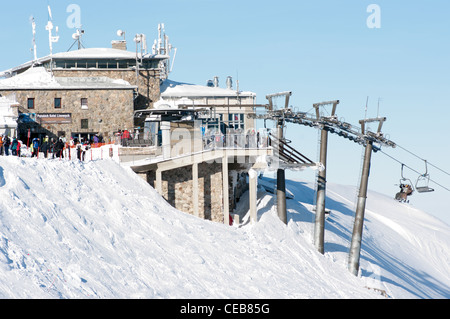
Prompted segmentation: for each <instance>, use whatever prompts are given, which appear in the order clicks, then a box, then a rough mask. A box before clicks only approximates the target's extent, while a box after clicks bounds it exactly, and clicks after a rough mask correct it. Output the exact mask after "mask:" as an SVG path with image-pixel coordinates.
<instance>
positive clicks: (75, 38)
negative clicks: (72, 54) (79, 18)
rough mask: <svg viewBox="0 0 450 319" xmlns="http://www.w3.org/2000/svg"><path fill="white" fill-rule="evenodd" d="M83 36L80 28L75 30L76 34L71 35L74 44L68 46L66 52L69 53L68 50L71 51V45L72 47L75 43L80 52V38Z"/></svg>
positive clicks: (81, 45)
mask: <svg viewBox="0 0 450 319" xmlns="http://www.w3.org/2000/svg"><path fill="white" fill-rule="evenodd" d="M83 35H84V30H83V29H81V27H80V28H78V29H77V32H75V33H74V34H72V39H74V40H75V42H74V43H72V45H71V46H70V48H69V50H67V51H70V49H72V47H73V45H74V44H75V43H77V44H78V50H80V49H81V48H83V49H84V45H83V42H82V41H81V38H82V37H83Z"/></svg>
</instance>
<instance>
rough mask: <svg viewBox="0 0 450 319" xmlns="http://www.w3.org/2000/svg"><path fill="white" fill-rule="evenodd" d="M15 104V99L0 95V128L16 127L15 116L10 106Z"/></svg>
mask: <svg viewBox="0 0 450 319" xmlns="http://www.w3.org/2000/svg"><path fill="white" fill-rule="evenodd" d="M16 104H17V102H16V101H15V99H11V98H9V97H5V96H0V129H4V128H7V127H9V128H16V127H17V121H16V116H15V115H14V112H13V109H12V107H11V106H12V105H16Z"/></svg>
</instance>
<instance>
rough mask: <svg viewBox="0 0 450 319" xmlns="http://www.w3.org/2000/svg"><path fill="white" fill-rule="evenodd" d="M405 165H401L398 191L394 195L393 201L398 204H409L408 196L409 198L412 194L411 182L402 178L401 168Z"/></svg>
mask: <svg viewBox="0 0 450 319" xmlns="http://www.w3.org/2000/svg"><path fill="white" fill-rule="evenodd" d="M404 166H405V164H402V177H401V179H400V185H399V186H400V191H399V192H398V193H397V194H395V199H396V200H398V201H399V202H409V201H408V196H411V195H412V194H413V192H414V186H413V183H412V181H411V180H410V179H409V178H406V177H405V176H403V167H404Z"/></svg>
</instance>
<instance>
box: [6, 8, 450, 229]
mask: <svg viewBox="0 0 450 319" xmlns="http://www.w3.org/2000/svg"><path fill="white" fill-rule="evenodd" d="M72 3H74V4H77V5H79V6H80V8H81V23H82V24H83V28H84V29H85V30H86V35H85V37H84V44H85V46H86V47H91V48H92V47H109V46H110V45H111V40H114V39H117V36H116V31H117V30H118V29H123V30H125V31H126V35H127V40H128V48H129V50H134V49H135V48H134V44H133V42H132V39H133V36H134V35H135V34H136V33H145V34H146V35H147V36H148V38H149V45H150V46H151V44H152V42H153V39H154V38H156V36H157V24H158V23H160V22H163V23H165V26H166V33H167V34H168V35H169V37H170V39H171V42H172V44H173V45H174V46H175V47H177V48H178V53H177V57H176V61H175V65H174V71H173V73H172V74H171V76H170V78H171V79H173V80H177V81H183V82H191V83H195V84H205V83H206V81H207V80H208V79H212V78H213V76H215V75H217V76H219V77H220V80H221V82H220V83H221V85H224V84H225V78H226V77H227V76H229V75H230V76H232V77H233V79H234V83H236V79H237V78H238V79H239V83H240V88H241V89H243V90H249V91H253V92H255V93H257V95H258V101H257V102H258V103H266V100H265V95H266V94H268V93H274V92H279V91H288V90H289V91H292V92H293V96H292V98H291V105H292V106H294V107H296V108H297V109H299V110H301V111H310V110H311V108H312V104H313V103H315V102H321V101H326V100H335V99H339V100H340V101H341V104H340V105H339V106H338V111H337V114H338V116H339V117H340V118H342V119H345V121H347V122H350V123H352V124H354V125H357V124H358V120H359V119H362V118H364V116H365V104H366V98H367V96H369V105H368V112H367V116H368V117H375V116H377V115H380V116H386V117H387V122H386V123H385V124H384V127H383V132H384V133H385V134H388V136H389V137H390V139H392V140H393V141H394V142H396V143H398V144H399V145H400V146H402V147H403V148H406V149H408V150H410V151H412V152H413V153H415V154H417V155H418V156H419V157H421V158H424V159H427V160H428V161H429V162H431V163H432V164H434V165H436V166H438V167H439V168H441V169H443V170H445V171H446V172H448V171H450V167H449V166H450V165H449V163H450V161H449V160H448V157H449V155H450V151H449V149H448V146H449V142H448V137H449V135H450V133H449V131H448V130H446V127H447V125H448V119H449V118H450V116H449V115H450V114H449V113H450V112H449V107H450V101H449V97H448V94H447V92H448V91H449V84H450V76H449V74H450V60H449V57H450V44H449V43H450V41H449V40H450V36H449V33H450V19H449V18H448V14H449V12H450V2H449V1H448V0H431V1H404V0H397V1H387V0H384V1H382V0H370V1H363V0H346V1H343V0H342V1H337V0H318V1H294V0H291V1H287V0H279V1H266V0H261V1H242V0H240V1H236V0H228V1H222V0H164V1H148V0H128V1H104V0H100V1H84V0H82V1H81V0H80V1H76V0H71V1H65V0H64V1H63V0H58V1H56V0H50V1H49V0H33V1H31V0H25V1H24V0H22V1H14V2H11V1H8V2H6V3H4V4H2V11H1V12H0V26H1V31H0V43H1V50H0V52H1V59H0V70H5V69H8V68H10V67H12V66H15V65H18V64H21V63H23V62H26V61H28V60H30V59H31V57H32V54H31V52H30V48H31V40H32V33H31V23H30V17H31V16H34V17H35V20H36V23H37V30H38V35H37V46H38V49H37V52H38V56H44V55H47V54H48V53H49V50H48V33H47V32H46V31H45V25H46V23H47V18H48V13H47V5H48V4H50V5H51V7H52V13H53V19H54V21H53V22H54V24H55V25H58V26H59V29H60V33H59V35H60V36H61V38H60V41H59V42H58V43H57V44H55V45H54V52H60V51H67V50H68V48H69V47H70V46H71V44H72V43H73V40H72V38H71V35H72V33H73V32H74V29H70V28H69V27H68V26H67V24H66V19H67V18H68V17H69V15H70V13H67V12H66V9H67V7H68V5H70V4H72ZM370 4H377V5H378V6H379V8H380V9H381V15H380V17H381V28H372V29H371V28H368V26H367V23H366V20H367V18H368V17H369V15H370V14H371V13H368V12H367V7H368V6H369V5H370ZM379 98H380V99H381V100H380V104H379V108H378V99H379ZM374 129H375V128H374ZM286 134H287V137H288V138H290V139H292V141H293V145H294V146H295V147H296V148H298V149H299V150H301V151H302V152H304V153H305V155H307V156H309V157H310V158H313V159H315V160H318V154H317V138H318V134H317V131H316V130H314V129H311V128H307V127H303V126H296V125H292V124H291V125H288V126H287V129H286ZM383 150H384V151H385V152H386V153H388V154H390V155H391V156H393V157H395V158H397V159H398V160H400V161H401V162H403V163H405V164H407V165H408V166H411V167H413V168H414V169H415V170H417V171H423V170H424V162H423V161H421V160H419V159H418V158H416V157H414V156H412V155H411V154H409V153H407V152H405V151H404V150H402V149H401V148H397V149H388V148H383ZM361 156H362V148H361V146H358V145H355V144H353V143H352V142H349V141H348V140H343V139H341V138H339V137H337V136H333V135H331V136H330V141H329V156H328V171H327V173H328V182H330V183H341V184H348V185H358V184H359V175H360V171H361ZM400 168H401V166H400V164H399V163H397V162H395V161H393V160H392V159H390V158H388V157H387V156H386V155H384V154H382V153H377V154H374V155H373V158H372V167H371V175H370V181H369V188H371V189H373V190H376V191H379V192H381V193H385V194H388V195H390V196H393V195H394V194H395V192H396V191H397V189H398V187H397V186H395V184H398V183H399V179H400ZM429 172H430V174H431V178H432V179H433V180H435V181H437V182H438V183H440V184H442V185H444V186H445V187H447V188H449V189H450V178H449V176H448V175H447V174H445V173H442V172H441V171H438V170H436V169H435V168H433V167H429ZM405 175H407V177H409V178H410V179H412V180H413V181H415V179H416V178H417V174H416V173H414V172H411V171H409V170H408V169H405ZM288 176H292V177H295V178H305V179H307V180H313V178H314V173H312V172H304V173H295V174H289V175H288ZM431 186H432V187H434V188H435V189H436V192H435V193H433V194H415V195H413V196H412V197H411V198H410V200H411V204H413V205H414V206H416V207H419V208H422V209H424V210H426V211H428V212H430V213H432V214H434V215H436V216H438V217H439V218H441V219H442V220H445V221H446V222H447V223H449V224H450V209H449V208H448V204H447V201H446V198H448V197H449V195H450V192H449V191H447V190H444V189H443V188H441V187H440V186H438V185H435V184H431ZM355 199H356V194H355ZM368 200H370V198H369V199H368ZM392 213H393V214H395V212H392Z"/></svg>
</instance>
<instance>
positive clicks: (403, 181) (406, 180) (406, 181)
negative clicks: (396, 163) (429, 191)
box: [400, 164, 414, 191]
mask: <svg viewBox="0 0 450 319" xmlns="http://www.w3.org/2000/svg"><path fill="white" fill-rule="evenodd" d="M404 166H405V164H402V178H400V185H409V186H411V188H412V189H413V191H414V184H413V182H412V181H411V180H410V179H409V178H406V177H405V176H404V175H403V167H404Z"/></svg>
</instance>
